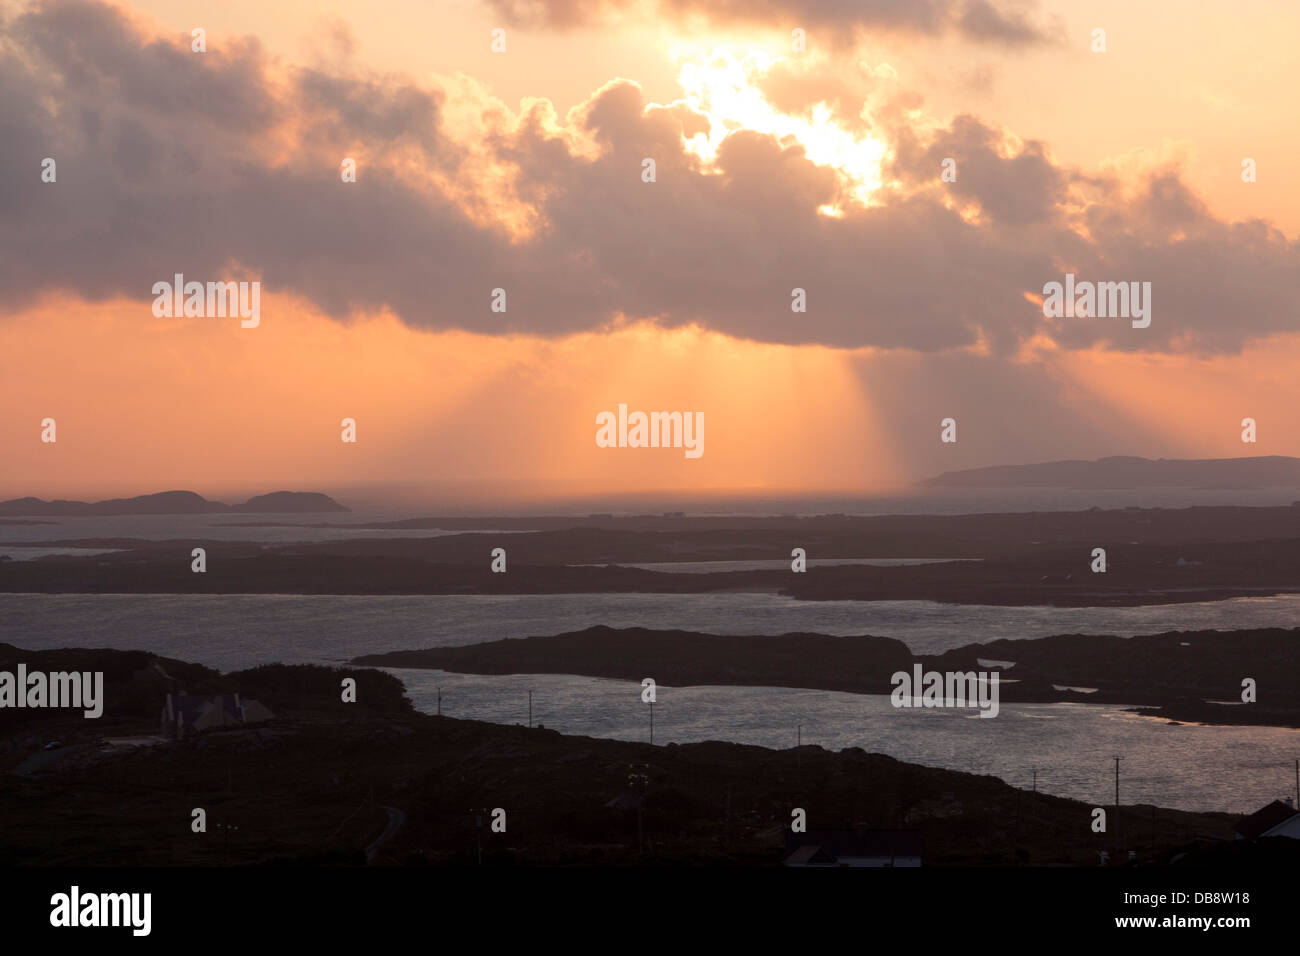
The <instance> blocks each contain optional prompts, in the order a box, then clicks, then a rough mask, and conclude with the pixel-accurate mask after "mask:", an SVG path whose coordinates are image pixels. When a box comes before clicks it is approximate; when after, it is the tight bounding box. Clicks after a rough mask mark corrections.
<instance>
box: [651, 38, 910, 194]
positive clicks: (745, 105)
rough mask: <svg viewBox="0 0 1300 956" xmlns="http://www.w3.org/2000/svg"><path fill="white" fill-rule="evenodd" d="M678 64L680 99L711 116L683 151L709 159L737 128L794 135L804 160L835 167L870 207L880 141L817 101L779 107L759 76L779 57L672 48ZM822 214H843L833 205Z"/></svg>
mask: <svg viewBox="0 0 1300 956" xmlns="http://www.w3.org/2000/svg"><path fill="white" fill-rule="evenodd" d="M673 56H674V59H675V60H676V61H677V62H679V63H680V64H681V67H680V72H679V73H678V77H677V82H678V84H679V85H680V86H681V88H682V90H683V96H682V98H681V99H680V100H678V101H677V102H678V103H682V104H685V105H686V106H689V107H690V108H691V109H692V110H694V111H695V112H697V113H701V114H703V115H704V116H706V117H707V118H708V120H709V132H708V133H707V134H697V135H695V136H693V137H691V138H690V139H688V140H687V141H686V149H687V151H689V152H691V153H694V154H695V155H696V156H698V157H700V159H702V160H704V161H705V162H706V163H712V162H713V161H714V160H715V159H716V157H717V152H718V147H719V145H720V144H721V143H722V140H723V139H725V138H726V137H727V135H728V134H729V133H732V132H734V131H736V130H738V129H745V130H752V131H754V132H758V133H767V134H770V135H773V136H775V137H777V138H778V139H780V140H786V139H787V138H793V139H794V140H796V141H797V142H798V143H799V144H800V145H802V146H803V148H804V151H805V153H806V155H807V156H808V159H809V160H810V161H812V162H814V163H816V164H817V165H819V166H828V167H831V168H833V169H835V170H836V171H837V172H838V173H839V174H840V175H841V176H843V177H844V178H845V180H846V181H847V185H848V187H849V188H848V193H849V195H850V196H852V198H853V199H854V200H855V201H857V202H859V203H861V204H862V205H864V206H869V205H872V204H873V203H872V196H873V194H874V193H875V192H876V191H877V190H879V189H880V188H881V185H882V178H883V177H882V171H881V166H882V163H883V161H884V158H885V153H886V146H885V144H884V143H882V142H880V141H878V140H875V139H872V138H871V137H870V136H864V137H861V138H858V137H855V136H854V135H853V134H851V133H850V132H848V131H847V130H845V129H844V128H843V127H842V126H840V125H839V124H838V123H836V122H835V119H834V117H833V115H832V113H831V109H830V107H829V106H827V105H826V104H825V103H817V104H816V105H815V106H814V107H813V108H812V111H811V115H809V116H792V115H789V114H787V113H782V112H780V111H779V110H777V109H776V108H775V107H774V106H773V105H772V104H771V103H770V102H768V100H767V98H766V97H765V96H764V95H763V91H762V86H761V84H762V79H763V77H764V76H765V75H766V74H767V73H768V72H770V71H771V70H772V68H773V67H774V66H776V65H777V64H778V63H780V62H782V59H783V58H782V57H775V56H771V55H769V54H767V53H765V52H762V51H751V52H749V53H746V54H744V55H743V56H742V55H737V54H735V53H733V52H732V51H731V50H729V49H727V48H725V47H723V48H717V49H714V50H713V51H711V52H709V53H707V54H699V53H695V54H690V53H685V52H682V51H674V53H673ZM821 212H823V213H824V214H826V215H831V216H842V215H843V212H844V211H843V210H842V209H840V208H837V207H822V209H821Z"/></svg>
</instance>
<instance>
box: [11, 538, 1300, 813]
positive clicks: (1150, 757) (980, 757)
mask: <svg viewBox="0 0 1300 956" xmlns="http://www.w3.org/2000/svg"><path fill="white" fill-rule="evenodd" d="M344 517H346V519H347V522H355V521H364V520H367V518H366V517H365V516H358V515H348V516H333V515H331V516H327V518H326V519H325V520H326V521H328V523H331V524H333V523H337V524H345V523H346V522H345V521H344V520H342V519H343V518H344ZM386 517H389V518H391V517H392V516H386ZM312 518H313V519H314V520H313V522H312V523H317V522H319V523H325V522H324V521H321V516H312ZM54 520H56V522H57V523H56V524H55V525H5V526H0V554H4V553H10V552H14V551H18V552H21V551H22V550H23V549H24V548H30V547H32V546H33V545H34V544H35V543H37V542H40V543H42V545H44V547H45V548H46V549H49V548H51V547H56V545H54V544H52V543H56V542H59V541H69V540H84V539H90V538H107V537H123V538H126V537H132V538H152V539H156V540H170V539H185V538H190V537H208V538H212V537H217V536H221V537H226V536H228V537H229V539H232V540H253V541H263V542H266V543H271V542H287V541H294V540H326V539H327V538H329V537H331V536H334V537H340V536H348V537H386V536H402V537H411V536H415V537H418V536H430V535H432V534H438V533H450V532H436V531H427V530H426V531H375V530H372V529H354V528H342V529H339V528H309V527H302V526H301V525H305V524H307V523H308V522H307V521H305V520H304V516H284V517H283V518H279V517H277V518H274V519H273V520H276V521H283V522H284V523H285V524H289V525H294V524H297V525H299V527H294V526H289V527H284V526H280V527H268V526H260V527H251V526H249V525H248V524H247V523H245V522H244V521H243V520H241V521H239V522H233V521H232V520H231V519H230V517H229V516H211V515H208V516H180V517H173V516H167V517H146V518H142V517H125V518H78V519H64V518H60V519H54ZM241 525H242V526H241ZM214 528H215V529H216V530H215V531H214ZM483 530H493V529H491V528H484V529H483ZM499 533H502V534H504V533H506V532H499ZM888 560H889V559H872V560H871V563H881V562H882V561H888ZM909 560H915V559H909ZM862 563H866V561H865V560H864V561H863V562H862ZM814 566H815V565H814ZM1298 613H1300V596H1278V597H1249V598H1236V599H1232V600H1226V601H1212V602H1202V603H1193V604H1177V605H1159V606H1152V607H1129V608H1055V607H995V606H985V605H953V604H937V603H934V602H928V601H871V602H864V601H799V600H795V599H793V598H789V597H783V596H780V595H771V594H756V593H728V592H722V593H712V594H689V595H666V594H663V595H661V594H563V595H505V596H498V595H491V596H488V595H413V596H357V595H278V594H266V595H263V594H258V595H251V594H239V595H178V594H157V595H150V594H132V595H100V594H59V595H49V594H0V641H2V642H7V643H11V644H15V645H17V646H19V647H23V648H31V649H44V648H54V647H109V648H117V649H123V650H128V649H131V650H135V649H138V650H148V651H151V652H153V653H157V654H160V655H163V656H166V657H173V658H179V659H182V660H189V661H196V662H199V663H202V664H206V665H208V666H211V667H215V668H218V669H220V670H223V671H231V670H238V669H242V668H247V667H253V666H256V665H258V664H264V663H271V662H275V661H280V662H285V663H322V664H331V665H337V664H340V663H343V662H346V661H348V660H350V659H351V658H353V657H355V656H358V655H361V654H367V653H374V652H382V651H390V650H407V649H417V648H425V647H444V646H452V645H465V644H474V643H479V642H483V641H492V640H498V639H501V638H507V637H528V636H533V635H545V634H556V633H561V632H564V631H571V630H577V629H581V628H585V627H590V626H593V625H597V624H604V625H609V626H611V627H647V628H656V629H668V628H681V629H688V630H695V631H702V632H706V633H716V634H752V635H777V634H783V633H789V632H794V631H803V632H818V633H824V634H834V635H847V636H852V635H864V634H871V635H878V636H884V637H894V638H898V639H899V640H902V641H903V642H905V643H906V644H907V645H908V646H909V647H910V648H911V649H912V650H913V651H915V652H916V653H918V654H919V653H934V652H938V651H942V650H945V649H949V648H953V647H959V646H961V645H964V644H969V643H975V642H986V641H991V640H996V639H999V638H1033V637H1045V636H1048V635H1051V634H1113V635H1119V636H1126V637H1127V636H1134V635H1138V634H1151V633H1160V632H1164V631H1170V630H1203V629H1210V628H1218V629H1225V630H1226V629H1238V628H1250V627H1293V626H1295V624H1296V622H1297V620H1298V619H1300V618H1298ZM390 672H391V673H393V674H394V675H396V676H397V677H399V678H400V679H401V680H402V681H403V683H404V684H405V686H406V689H407V693H408V695H409V696H410V698H411V700H412V702H413V703H414V704H415V706H416V707H417V708H418V709H420V710H422V711H424V712H427V713H435V712H438V711H439V710H440V711H441V712H442V713H443V714H446V715H449V716H453V717H463V718H471V719H476V720H488V721H494V722H498V723H507V724H509V723H521V724H522V723H525V722H527V721H528V720H529V712H528V703H529V692H530V691H531V692H532V720H533V722H534V723H541V724H544V725H545V726H547V727H550V728H553V729H555V730H559V731H561V732H563V733H566V734H579V735H587V736H591V737H601V738H617V739H625V740H649V739H650V734H651V728H650V708H649V707H648V705H646V704H644V703H642V702H641V687H640V684H639V682H638V683H633V682H629V681H619V680H605V679H599V678H589V677H577V676H574V675H565V674H529V675H490V676H484V675H467V674H451V673H447V672H444V671H437V670H413V669H391V670H390ZM647 676H653V675H647ZM976 713H977V712H975V711H960V710H944V709H932V710H924V709H916V710H905V709H896V708H894V707H893V706H892V705H891V704H890V702H889V698H888V697H886V696H879V695H860V694H844V693H836V692H829V691H814V690H797V689H790V688H775V687H731V686H725V687H700V686H696V687H682V688H677V687H671V686H666V685H663V684H660V685H659V687H658V690H657V700H656V704H655V707H654V714H653V720H654V729H653V735H654V736H653V739H654V743H655V744H656V745H668V744H670V743H676V744H684V743H690V742H695V741H702V740H725V741H735V742H738V743H744V744H754V745H759V746H764V747H777V748H784V747H792V746H794V745H795V743H796V741H802V743H804V744H816V745H819V746H822V747H826V748H828V749H832V750H838V749H842V748H846V747H861V748H863V749H865V750H868V751H872V752H879V753H884V754H889V755H890V756H893V757H896V758H898V759H900V760H906V761H911V762H915V763H920V764H925V765H928V766H934V767H943V768H946V769H950V770H959V771H964V772H968V773H977V774H990V775H993V776H996V777H999V778H1001V779H1003V780H1005V781H1007V782H1008V783H1011V784H1013V785H1016V786H1021V787H1029V786H1030V785H1031V781H1033V780H1034V779H1035V772H1036V785H1037V787H1038V789H1039V790H1042V791H1045V792H1049V793H1053V794H1057V795H1060V796H1066V797H1072V798H1075V799H1079V800H1084V801H1091V802H1095V803H1096V804H1097V805H1107V804H1109V803H1110V802H1113V799H1114V761H1113V757H1114V756H1115V755H1117V754H1118V755H1120V756H1122V757H1123V760H1122V761H1121V780H1120V783H1121V800H1122V801H1123V802H1125V803H1130V802H1135V803H1148V802H1149V803H1154V804H1158V805H1160V806H1166V807H1176V808H1179V809H1185V810H1198V811H1225V812H1231V813H1249V812H1252V811H1253V810H1255V809H1258V808H1259V807H1261V806H1263V805H1264V804H1266V803H1268V802H1269V801H1271V800H1273V799H1277V798H1279V797H1283V796H1286V795H1288V794H1290V793H1292V792H1293V787H1294V761H1295V759H1296V757H1297V756H1300V730H1291V729H1284V728H1270V727H1217V726H1202V725H1196V724H1174V723H1172V722H1169V721H1165V720H1160V719H1155V718H1150V717H1142V716H1138V715H1135V714H1132V713H1130V712H1128V710H1127V709H1126V708H1125V707H1124V706H1122V705H1092V704H1082V703H1068V704H1065V703H1062V704H1014V705H1012V704H1004V705H1003V706H1002V707H1001V712H1000V713H999V715H998V717H997V718H995V719H991V720H990V719H981V718H979V717H977V716H976Z"/></svg>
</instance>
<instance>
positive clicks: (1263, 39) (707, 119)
mask: <svg viewBox="0 0 1300 956" xmlns="http://www.w3.org/2000/svg"><path fill="white" fill-rule="evenodd" d="M195 30H202V31H203V32H202V43H199V41H198V40H196V38H195V34H194V31H195ZM494 31H497V32H494ZM1098 31H1103V33H1101V34H1099V33H1098ZM1298 33H1300V7H1297V6H1296V5H1295V4H1291V3H1287V2H1277V3H1267V2H1262V0H1255V2H1251V0H1247V2H1234V3H1218V2H1205V3H1199V4H1184V3H1174V2H1172V0H1170V2H1163V0H1162V2H1153V3H1149V4H1131V3H1119V2H1116V3H1111V2H1095V3H1089V4H1087V5H1084V4H1077V3H1068V2H1067V3H1051V2H1029V0H1025V2H1018V0H912V2H901V0H860V2H854V3H845V2H842V0H800V2H795V0H762V2H744V0H557V2H554V3H541V2H531V0H485V2H469V0H464V2H460V0H454V2H445V3H427V2H408V0H388V2H385V3H383V4H374V3H373V2H367V3H361V2H351V0H334V2H316V0H313V2H297V0H281V2H277V3H274V4H267V3H265V2H250V0H223V2H221V3H216V2H191V0H138V2H136V3H132V4H107V3H99V2H89V0H59V2H38V3H14V2H0V170H3V173H4V175H3V179H2V180H0V293H3V294H2V295H0V455H2V457H0V461H3V467H2V468H0V497H16V496H20V495H29V494H31V495H38V496H41V497H47V498H49V497H91V498H95V497H107V496H110V495H120V494H141V493H147V492H152V491H160V490H164V489H170V488H188V489H193V490H196V491H199V492H200V493H204V494H208V495H210V496H213V497H222V496H227V497H231V496H235V495H238V494H253V493H260V492H265V491H269V490H274V489H279V488H292V489H299V490H322V491H327V492H328V491H330V490H331V489H348V488H357V487H362V486H373V487H376V488H380V487H397V486H401V487H404V488H408V489H410V488H417V489H418V488H425V489H427V495H428V496H429V497H431V498H434V499H436V498H439V497H440V496H445V497H446V498H447V499H448V500H451V499H454V498H455V497H456V496H458V495H459V496H464V495H466V494H469V493H471V492H472V493H473V494H474V495H476V496H477V498H478V499H479V500H484V499H487V500H489V501H490V500H491V499H492V498H493V497H494V496H497V497H499V498H501V500H505V499H511V500H532V501H536V502H538V503H542V504H544V503H546V502H548V501H558V500H563V499H565V498H571V497H579V496H580V497H584V498H587V499H591V498H598V497H601V496H602V495H610V496H618V495H626V494H632V493H640V492H663V493H665V494H687V493H689V494H691V495H693V496H696V497H700V496H709V495H716V496H718V497H719V498H729V499H732V500H742V499H743V498H744V497H745V496H747V495H772V494H776V493H782V494H791V493H793V494H808V495H817V494H823V493H863V494H872V493H884V492H889V491H891V490H894V489H899V488H902V487H905V486H906V485H907V484H908V483H910V482H912V481H915V480H917V479H921V478H925V477H928V476H930V475H934V474H937V473H939V472H942V471H945V470H952V469H959V468H972V467H981V466H985V465H993V464H1011V463H1020V462H1035V461H1047V460H1054V459H1060V458H1095V457H1099V456H1103V455H1113V454H1129V455H1142V456H1146V457H1153V458H1154V457H1190V458H1209V457H1235V456H1241V455H1256V454H1260V455H1267V454H1286V455H1295V454H1300V425H1297V423H1296V416H1294V415H1293V414H1292V410H1293V409H1295V408H1296V407H1297V405H1298V404H1300V401H1298V400H1300V385H1298V384H1297V382H1296V376H1295V375H1294V374H1292V373H1291V370H1292V369H1293V368H1294V367H1295V362H1296V360H1297V359H1300V334H1298V333H1300V328H1298V327H1297V323H1296V321H1295V317H1296V306H1295V289H1296V288H1297V285H1298V282H1297V280H1300V257H1298V253H1300V247H1298V246H1297V234H1298V233H1300V188H1297V185H1296V181H1295V177H1294V175H1293V174H1292V171H1291V164H1292V163H1293V162H1294V160H1295V157H1297V156H1300V127H1298V126H1297V124H1296V123H1294V122H1293V121H1292V118H1293V116H1294V108H1293V104H1292V103H1291V102H1290V100H1291V98H1292V92H1291V91H1293V90H1295V89H1297V88H1300V82H1298V81H1300V75H1298V74H1300V61H1297V59H1296V58H1295V57H1294V55H1293V54H1294V49H1293V47H1294V44H1293V42H1292V38H1294V37H1295V36H1296V35H1298ZM1099 41H1102V42H1104V49H1101V48H1099ZM197 46H202V49H201V50H199V49H196V47H197ZM494 46H495V49H494ZM51 159H52V160H53V161H54V171H53V177H52V178H53V181H46V179H47V177H48V176H49V173H48V172H47V166H48V160H51ZM345 159H351V160H354V161H355V169H356V175H355V181H345V178H346V177H345V175H344V174H343V163H344V161H345ZM647 160H653V162H654V170H653V173H654V175H653V181H647V172H646V161H647ZM947 161H951V162H950V163H949V162H947ZM1247 161H1252V162H1250V166H1251V169H1252V171H1253V176H1247V175H1245V174H1244V172H1243V169H1244V167H1243V163H1244V162H1247ZM945 169H949V170H950V172H949V175H947V176H945V175H944V173H945ZM178 273H179V274H182V275H184V277H185V279H186V280H187V281H199V282H208V281H220V282H225V281H245V282H258V283H260V305H259V309H260V314H259V316H258V319H257V324H256V326H255V327H247V328H246V327H244V323H241V321H240V319H239V318H238V317H233V318H232V317H230V316H210V315H203V316H185V315H179V316H176V315H165V314H164V315H159V314H157V312H158V309H157V308H156V305H157V303H156V302H155V299H156V293H155V292H154V285H155V283H157V282H159V281H163V282H167V283H170V282H171V281H172V277H173V276H174V275H175V274H178ZM1067 273H1070V274H1073V275H1075V276H1076V277H1077V278H1078V279H1079V280H1080V281H1092V282H1110V281H1123V282H1138V283H1150V286H1149V288H1150V290H1151V292H1150V304H1151V321H1150V324H1149V325H1148V326H1147V327H1144V328H1139V327H1134V326H1133V325H1132V324H1131V323H1130V321H1129V320H1128V319H1127V318H1123V317H1119V318H1116V317H1101V316H1077V317H1076V316H1070V317H1051V316H1047V315H1045V312H1044V308H1043V299H1044V290H1045V288H1046V284H1047V283H1051V282H1054V281H1055V282H1063V281H1064V277H1065V275H1066V274H1067ZM497 289H501V290H503V291H504V301H505V306H504V311H499V310H494V309H493V304H494V301H496V300H495V296H496V293H494V290H497ZM796 289H802V290H803V294H802V300H803V304H804V306H805V311H794V310H793V308H792V304H793V303H794V301H795V297H794V291H793V290H796ZM498 305H499V302H498ZM619 405H626V406H627V407H628V409H630V410H632V411H636V410H644V411H646V412H650V411H681V412H683V413H699V414H702V415H703V419H704V421H705V428H704V443H703V453H702V454H701V455H699V456H698V457H690V456H687V455H685V454H684V453H683V450H682V449H680V448H630V447H623V448H609V447H601V446H600V445H599V444H598V442H597V441H596V435H597V428H596V419H597V416H598V415H599V414H600V413H601V412H604V411H616V410H617V409H618V407H619ZM949 417H951V418H953V419H955V420H956V422H957V429H956V436H957V440H956V441H955V442H942V441H941V440H940V433H941V421H942V420H943V419H945V418H949ZM1246 417H1251V418H1254V419H1255V420H1256V422H1257V432H1256V434H1257V441H1256V442H1255V443H1252V444H1246V443H1243V442H1242V440H1241V432H1242V428H1241V422H1242V419H1243V418H1246ZM46 419H54V421H55V423H56V440H55V441H54V442H49V441H43V440H42V436H43V434H45V432H46V429H45V426H44V424H43V422H44V421H45V420H46ZM344 419H351V420H353V421H354V422H355V423H356V425H355V437H356V441H355V442H345V441H343V440H341V436H342V431H343V429H342V422H343V420H344Z"/></svg>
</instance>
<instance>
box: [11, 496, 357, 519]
mask: <svg viewBox="0 0 1300 956" xmlns="http://www.w3.org/2000/svg"><path fill="white" fill-rule="evenodd" d="M350 510H351V509H350V508H347V507H344V506H343V505H341V504H339V503H338V502H337V501H335V500H334V499H333V498H331V497H330V496H329V495H324V494H321V493H320V492H316V491H273V492H271V493H270V494H269V495H256V496H254V497H252V498H249V499H248V500H247V501H245V502H244V503H243V504H240V505H228V504H225V503H223V502H220V501H209V500H208V499H207V498H204V497H203V496H202V495H199V494H195V493H194V492H193V491H162V492H159V493H158V494H154V495H138V496H136V497H134V498H112V499H109V500H108V501H64V500H61V499H60V500H55V501H43V500H42V499H40V498H13V499H11V500H9V501H0V516H3V517H18V516H22V517H27V516H31V515H57V516H69V517H87V516H92V517H93V516H103V515H195V514H315V513H320V512H340V511H350Z"/></svg>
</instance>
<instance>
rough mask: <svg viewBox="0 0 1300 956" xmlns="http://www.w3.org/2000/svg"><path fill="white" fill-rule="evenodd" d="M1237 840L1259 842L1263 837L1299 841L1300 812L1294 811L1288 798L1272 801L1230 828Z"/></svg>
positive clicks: (1293, 806)
mask: <svg viewBox="0 0 1300 956" xmlns="http://www.w3.org/2000/svg"><path fill="white" fill-rule="evenodd" d="M1232 829H1233V830H1234V831H1235V832H1236V839H1238V840H1259V839H1261V838H1263V837H1275V836H1281V837H1290V838H1291V839H1293V840H1300V810H1296V808H1295V805H1294V804H1293V802H1292V800H1291V798H1290V797H1287V798H1286V799H1285V800H1274V801H1273V802H1272V803H1270V804H1269V805H1268V806H1266V807H1262V808H1260V809H1259V810H1256V811H1255V812H1254V813H1252V814H1251V815H1250V816H1248V817H1243V818H1242V820H1241V822H1240V823H1238V824H1237V825H1236V826H1235V827H1233V828H1232Z"/></svg>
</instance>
